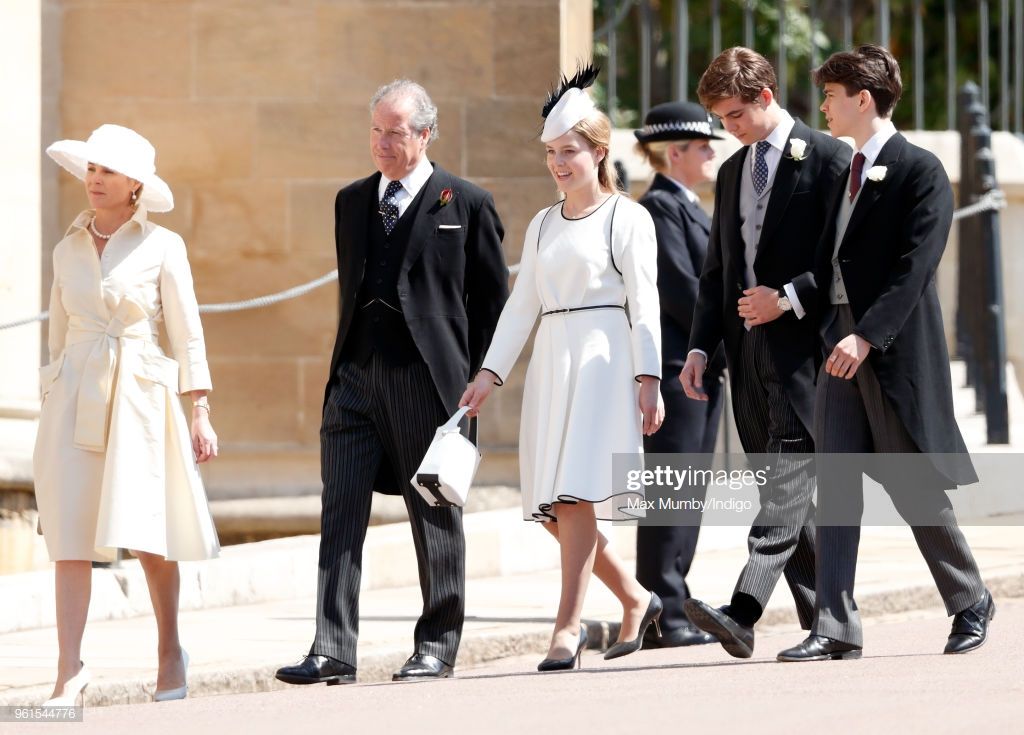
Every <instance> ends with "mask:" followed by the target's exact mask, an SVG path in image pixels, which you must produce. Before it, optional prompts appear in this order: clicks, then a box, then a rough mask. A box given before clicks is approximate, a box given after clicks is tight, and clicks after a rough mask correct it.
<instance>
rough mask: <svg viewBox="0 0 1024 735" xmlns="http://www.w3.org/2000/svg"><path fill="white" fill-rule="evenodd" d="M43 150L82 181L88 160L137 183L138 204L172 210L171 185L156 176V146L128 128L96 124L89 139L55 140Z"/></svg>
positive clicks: (155, 209) (172, 196) (156, 209)
mask: <svg viewBox="0 0 1024 735" xmlns="http://www.w3.org/2000/svg"><path fill="white" fill-rule="evenodd" d="M46 152H47V154H49V156H50V158H52V159H53V160H54V161H56V162H57V163H59V164H60V165H61V166H63V167H64V168H66V169H67V170H68V171H70V172H71V173H72V174H73V175H74V176H77V177H78V178H79V179H82V180H83V181H84V180H85V174H86V169H87V168H88V166H89V163H98V164H99V165H101V166H104V167H106V168H109V169H111V170H113V171H117V172H118V173H121V174H124V175H125V176H127V177H129V178H132V179H135V180H136V181H139V182H141V183H142V196H141V197H139V204H141V205H142V206H144V207H145V208H146V209H147V210H148V211H150V212H170V211H171V210H172V209H174V195H172V194H171V187H169V186H168V185H167V183H166V182H165V181H164V180H163V179H161V178H160V177H159V176H157V175H156V149H155V148H153V144H152V143H150V142H149V141H148V140H146V139H145V138H143V137H142V136H141V135H139V134H138V133H136V132H135V131H134V130H132V129H130V128H125V127H122V126H120V125H109V124H107V125H100V126H99V127H98V128H96V129H95V130H93V131H92V135H90V136H89V140H86V141H81V140H58V141H57V142H56V143H53V144H52V145H51V146H50V147H49V148H47V149H46Z"/></svg>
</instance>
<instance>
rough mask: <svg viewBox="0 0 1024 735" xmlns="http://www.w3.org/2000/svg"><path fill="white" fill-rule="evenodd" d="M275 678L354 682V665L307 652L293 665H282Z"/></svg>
mask: <svg viewBox="0 0 1024 735" xmlns="http://www.w3.org/2000/svg"><path fill="white" fill-rule="evenodd" d="M276 676H277V678H278V679H279V680H280V681H283V682H285V683H286V684H327V685H328V686H330V685H332V684H355V681H356V670H355V667H353V666H349V665H348V664H347V663H345V662H343V661H339V660H338V659H336V658H331V657H330V656H317V655H316V654H312V653H311V654H309V655H308V656H306V657H305V658H304V659H302V660H301V661H299V662H298V663H297V664H295V665H294V666H282V667H281V668H280V669H278V670H277V674H276Z"/></svg>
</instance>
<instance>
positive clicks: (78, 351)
mask: <svg viewBox="0 0 1024 735" xmlns="http://www.w3.org/2000/svg"><path fill="white" fill-rule="evenodd" d="M46 152H47V153H48V154H49V155H50V156H51V157H52V158H53V159H54V160H55V161H57V163H59V164H60V165H61V166H63V167H64V168H66V169H67V170H68V171H70V172H71V173H72V174H74V175H75V176H76V177H78V178H79V179H81V180H82V181H84V182H85V190H86V195H87V196H88V199H89V205H90V209H88V210H86V211H84V212H82V213H81V214H80V215H79V216H78V217H77V218H76V219H75V221H74V222H73V223H72V225H71V227H70V228H69V229H68V233H67V235H65V237H64V239H63V240H61V241H60V242H59V243H58V244H57V246H56V247H55V248H54V251H53V287H52V289H51V292H50V326H49V352H50V363H49V364H48V365H45V366H43V367H42V368H41V369H40V387H41V393H42V399H43V403H42V408H41V411H40V415H39V432H38V435H37V438H36V446H35V452H34V456H33V472H34V481H35V493H36V504H37V506H38V508H39V522H40V526H41V528H42V531H43V536H44V538H45V540H46V546H47V550H48V551H49V554H50V559H51V560H52V561H54V562H56V602H57V640H58V644H59V650H60V653H59V660H58V664H57V681H56V683H55V685H54V688H53V694H52V695H51V699H50V700H49V701H48V702H47V703H46V704H48V705H73V704H75V702H76V701H77V699H78V697H79V695H80V694H81V692H82V690H83V689H84V688H85V686H86V685H87V684H88V683H89V678H90V675H89V670H88V669H87V668H86V667H85V665H84V664H83V663H82V661H81V646H82V635H83V633H84V631H85V621H86V617H87V615H88V611H89V598H90V594H91V582H92V562H93V561H111V560H113V559H114V558H115V555H116V552H117V549H119V548H126V549H132V550H133V553H134V554H135V555H136V556H137V557H138V559H139V561H140V563H141V564H142V569H143V570H144V572H145V575H146V581H147V583H148V584H149V594H150V598H151V599H152V601H153V612H154V614H155V616H156V622H157V630H158V647H157V655H158V659H159V669H158V673H157V680H156V693H155V694H154V699H155V700H157V701H162V700H167V699H180V698H182V697H184V696H185V695H186V693H187V684H186V668H187V666H188V656H187V654H186V653H185V651H184V650H183V649H182V648H181V645H180V643H179V641H178V590H179V586H180V577H179V573H178V563H177V562H178V560H195V559H206V558H210V557H212V556H215V555H216V554H217V552H218V551H219V545H218V541H217V533H216V530H215V529H214V526H213V520H212V518H211V516H210V511H209V507H208V504H207V500H206V494H205V491H204V489H203V484H202V480H201V479H200V477H199V470H198V467H197V462H206V461H207V460H209V459H210V458H212V457H215V456H216V455H217V435H216V434H215V433H214V431H213V427H212V426H211V425H210V405H209V402H208V399H207V398H206V395H207V392H208V391H209V390H210V388H211V383H210V371H209V367H208V366H207V361H206V346H205V342H204V340H203V328H202V324H201V323H200V321H199V308H198V306H197V304H196V297H195V293H194V291H193V288H192V274H191V271H190V269H189V265H188V259H187V257H186V254H185V243H184V242H183V241H182V239H181V237H179V236H178V235H176V234H175V233H173V232H171V231H170V230H167V229H165V228H163V227H160V226H159V225H156V224H154V223H153V222H151V221H150V220H149V219H148V212H166V211H169V210H170V209H171V208H172V207H173V206H174V200H173V197H172V195H171V190H170V189H169V188H168V186H167V184H166V183H164V181H163V180H162V179H160V177H158V176H157V175H156V167H155V158H156V153H155V151H154V149H153V146H152V145H150V143H149V141H147V140H146V139H145V138H143V137H142V136H141V135H139V134H138V133H136V132H135V131H133V130H129V129H128V128H123V127H121V126H118V125H103V126H101V127H100V128H98V129H97V130H95V131H94V132H93V133H92V135H91V136H90V137H89V139H88V140H87V141H76V140H62V141H58V142H57V143H54V144H53V145H51V146H50V147H49V148H48V149H47V151H46ZM160 321H163V322H164V324H165V325H166V327H167V336H168V340H169V342H170V345H171V347H172V352H173V355H174V359H171V358H170V357H167V356H165V355H164V353H163V351H162V350H161V349H160V347H159V345H158V344H157V324H158V322H160ZM179 392H180V393H183V394H187V395H190V397H191V398H192V400H193V407H192V425H191V430H190V428H189V427H188V426H187V425H186V423H185V416H184V413H183V411H182V407H181V403H180V402H179V400H178V394H179Z"/></svg>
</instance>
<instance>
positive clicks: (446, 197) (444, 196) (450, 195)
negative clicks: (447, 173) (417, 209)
mask: <svg viewBox="0 0 1024 735" xmlns="http://www.w3.org/2000/svg"><path fill="white" fill-rule="evenodd" d="M454 198H455V192H453V191H452V190H451V189H445V190H444V191H442V192H441V198H440V199H438V200H437V203H438V204H440V205H441V206H442V207H444V206H446V205H447V204H449V203H451V201H452V199H454Z"/></svg>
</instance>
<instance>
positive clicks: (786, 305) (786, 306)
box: [775, 291, 793, 311]
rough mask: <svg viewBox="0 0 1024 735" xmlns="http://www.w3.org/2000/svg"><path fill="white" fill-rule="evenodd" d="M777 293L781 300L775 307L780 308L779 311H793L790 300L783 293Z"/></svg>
mask: <svg viewBox="0 0 1024 735" xmlns="http://www.w3.org/2000/svg"><path fill="white" fill-rule="evenodd" d="M775 293H776V294H778V297H779V300H778V301H776V302H775V305H776V306H778V307H779V310H780V311H792V310H793V304H792V303H790V301H789V299H788V298H786V297H785V296H783V295H782V292H781V291H776V292H775Z"/></svg>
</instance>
